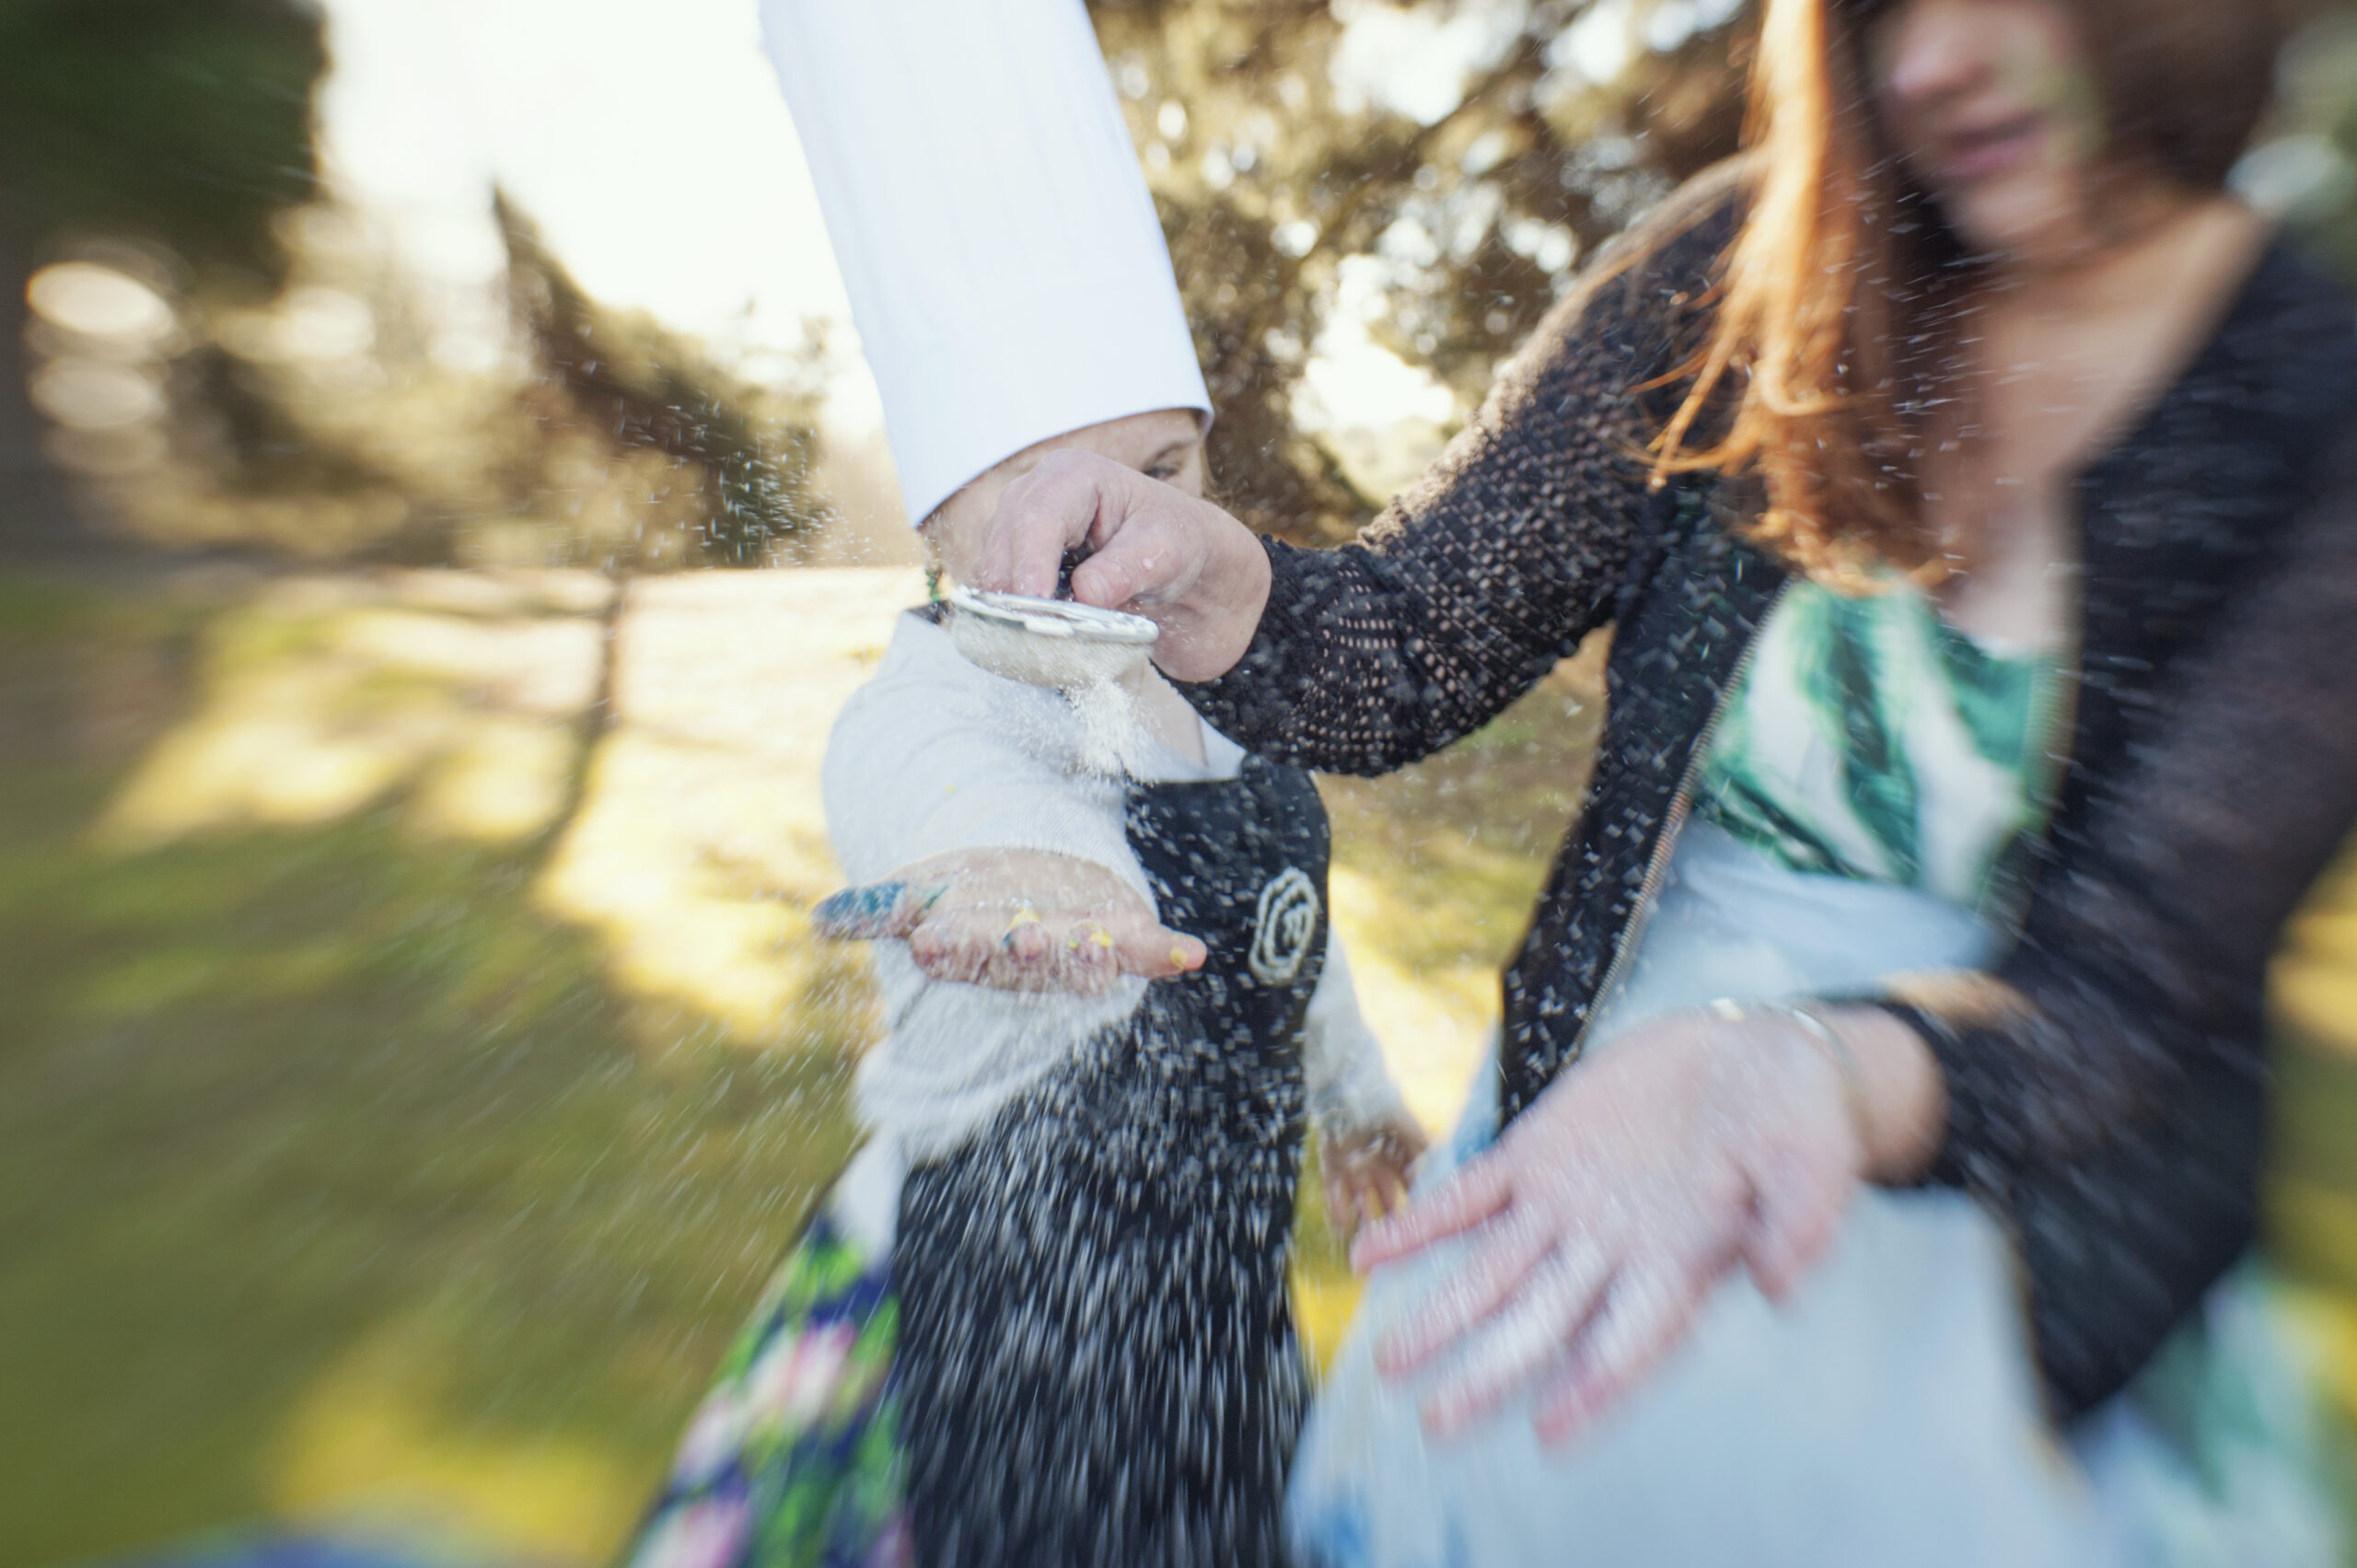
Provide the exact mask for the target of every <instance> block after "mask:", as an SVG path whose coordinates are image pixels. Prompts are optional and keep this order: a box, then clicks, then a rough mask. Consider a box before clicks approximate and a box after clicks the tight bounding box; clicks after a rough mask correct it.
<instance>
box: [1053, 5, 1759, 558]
mask: <svg viewBox="0 0 2357 1568" xmlns="http://www.w3.org/2000/svg"><path fill="white" fill-rule="evenodd" d="M1090 9H1091V12H1092V14H1093V16H1094V17H1095V20H1096V24H1097V33H1098V37H1099V39H1100V41H1102V43H1103V45H1104V47H1105V51H1106V54H1107V57H1108V59H1109V61H1110V62H1111V64H1112V67H1113V74H1114V79H1115V82H1116V85H1117V86H1118V87H1119V88H1120V92H1121V95H1122V98H1123V99H1124V100H1125V103H1126V106H1127V110H1128V112H1129V115H1130V121H1131V129H1132V134H1134V135H1135V136H1136V137H1137V139H1138V143H1139V145H1140V148H1141V151H1142V154H1143V156H1144V160H1145V165H1146V169H1147V178H1148V180H1149V182H1150V184H1151V185H1152V187H1153V190H1154V193H1155V200H1156V202H1157V203H1158V204H1159V206H1160V209H1161V212H1162V215H1163V223H1164V228H1165V230H1166V232H1167V234H1168V236H1169V238H1170V245H1171V252H1172V255H1173V258H1174V259H1175V261H1176V262H1177V264H1178V271H1179V279H1180V285H1181V288H1182V290H1183V292H1184V294H1185V296H1186V303H1187V308H1188V313H1189V316H1190V319H1191V320H1192V321H1193V322H1194V324H1195V331H1196V334H1197V339H1198V347H1199V349H1200V351H1201V353H1202V359H1203V364H1204V366H1205V370H1206V373H1207V375H1208V377H1209V378H1210V382H1211V389H1212V396H1213V401H1214V402H1215V403H1216V404H1217V405H1218V410H1219V423H1218V424H1217V426H1216V427H1215V428H1214V431H1213V473H1214V475H1215V477H1216V481H1217V483H1218V485H1219V487H1220V489H1221V490H1222V492H1223V493H1224V494H1226V495H1228V496H1229V497H1230V498H1231V499H1232V500H1233V501H1235V503H1236V504H1237V505H1238V507H1239V509H1240V510H1241V512H1242V513H1243V515H1244V516H1245V517H1247V519H1248V521H1250V522H1251V523H1253V524H1254V526H1256V527H1258V528H1263V529H1267V530H1269V531H1272V532H1276V533H1280V534H1285V535H1289V536H1291V537H1293V538H1295V539H1297V540H1334V539H1339V538H1344V537H1347V536H1348V535H1349V534H1350V533H1352V532H1353V531H1355V529H1356V528H1358V526H1359V525H1360V524H1362V523H1364V521H1365V520H1366V519H1367V518H1368V517H1370V516H1372V513H1373V510H1374V508H1375V507H1376V506H1378V505H1381V503H1382V502H1383V501H1384V500H1386V499H1387V494H1388V492H1389V490H1390V489H1392V488H1393V487H1395V486H1396V484H1397V483H1398V482H1399V480H1400V479H1401V478H1403V477H1404V476H1405V475H1406V474H1408V473H1410V472H1412V471H1413V470H1414V469H1415V468H1416V467H1419V466H1421V459H1422V457H1424V456H1427V455H1428V454H1429V450H1430V447H1431V445H1432V444H1433V443H1435V442H1436V440H1437V437H1438V436H1439V435H1440V434H1441V432H1440V431H1438V430H1431V431H1428V432H1426V433H1425V434H1426V436H1427V440H1426V441H1425V442H1424V443H1423V444H1422V446H1420V447H1414V449H1411V450H1410V451H1407V452H1405V453H1395V454H1392V455H1391V460H1388V461H1387V460H1384V459H1385V455H1384V454H1383V453H1381V452H1380V451H1370V450H1369V448H1368V443H1369V441H1370V440H1372V441H1374V442H1375V443H1376V446H1378V447H1379V446H1380V444H1381V439H1382V435H1381V433H1378V432H1357V433H1353V432H1351V431H1348V430H1345V429H1341V428H1338V427H1336V425H1335V424H1334V423H1333V422H1331V421H1330V420H1328V421H1322V422H1321V421H1318V420H1317V419H1316V418H1315V417H1305V416H1306V415H1309V416H1314V415H1315V414H1316V412H1317V411H1316V410H1315V409H1314V408H1312V407H1309V406H1308V405H1307V404H1306V401H1305V395H1304V394H1305V391H1306V390H1307V388H1306V372H1307V368H1308V366H1310V364H1311V363H1312V361H1313V360H1314V358H1315V357H1316V355H1317V354H1318V348H1319V346H1320V343H1321V339H1322V338H1323V337H1324V335H1325V334H1326V333H1328V332H1329V330H1330V329H1331V328H1332V327H1333V324H1334V322H1335V320H1336V319H1337V317H1338V316H1339V315H1342V314H1349V315H1351V316H1354V317H1356V318H1358V319H1361V320H1363V321H1364V327H1365V330H1366V331H1367V332H1368V333H1369V334H1370V335H1371V336H1372V338H1373V339H1374V341H1375V342H1376V343H1379V344H1381V345H1382V346H1383V347H1385V348H1387V349H1389V350H1390V351H1391V352H1392V353H1393V354H1397V355H1398V356H1399V358H1400V359H1401V360H1403V361H1404V362H1405V363H1406V364H1407V365H1408V366H1413V367H1416V368H1418V369H1421V370H1423V371H1425V372H1427V373H1429V374H1430V375H1431V376H1432V377H1435V378H1436V379H1437V380H1438V382H1439V383H1440V384H1441V385H1442V386H1444V387H1446V389H1448V391H1449V392H1450V393H1451V394H1452V395H1453V401H1454V403H1455V406H1456V410H1457V417H1462V415H1463V413H1464V412H1466V411H1467V410H1469V408H1470V407H1471V406H1472V405H1473V404H1474V403H1475V402H1476V401H1478V400H1479V398H1480V394H1481V392H1482V390H1483V389H1484V388H1485V387H1486V386H1487V384H1488V382H1489V379H1490V376H1491V373H1492V368H1493V366H1495V364H1496V362H1497V360H1498V358H1499V357H1500V356H1501V355H1502V354H1504V353H1505V352H1507V351H1509V350H1511V349H1512V348H1513V346H1514V345H1515V343H1518V342H1519V341H1520V340H1521V339H1522V337H1523V336H1524V335H1525V334H1526V333H1527V332H1528V331H1529V330H1530V328H1531V327H1532V326H1533V325H1534V324H1535V323H1536V321H1537V320H1538V317H1539V316H1540V315H1541V314H1542V313H1543V312H1544V311H1545V310H1546V308H1547V307H1548V306H1549V304H1550V303H1551V302H1552V301H1553V300H1554V299H1555V298H1556V297H1557V296H1558V295H1560V294H1561V292H1562V290H1563V289H1564V288H1565V287H1566V286H1568V285H1569V283H1570V281H1571V279H1572V277H1573V273H1575V271H1576V268H1577V266H1578V263H1579V261H1580V258H1581V257H1582V256H1583V255H1585V253H1586V252H1588V251H1589V250H1593V249H1594V248H1595V246H1596V244H1598V243H1599V242H1601V241H1602V240H1604V239H1606V238H1609V237H1610V236H1611V235H1613V234H1615V233H1617V232H1619V230H1620V228H1621V227H1623V226H1625V225H1626V224H1627V223H1628V222H1629V221H1630V220H1631V218H1632V217H1633V216H1635V215H1637V214H1638V213H1639V212H1642V211H1643V208H1644V207H1645V206H1646V205H1647V204H1649V203H1651V202H1652V201H1654V200H1655V199H1656V198H1657V197H1658V196H1659V194H1660V193H1662V192H1664V191H1666V189H1668V187H1669V186H1670V184H1671V183H1672V182H1673V181H1675V180H1679V179H1682V178H1684V177H1685V176H1686V175H1688V174H1689V173H1691V172H1693V171H1694V170H1696V169H1698V168H1701V167H1703V166H1704V165H1706V164H1708V163H1710V162H1711V161H1713V160H1714V159H1716V158H1719V157H1724V156H1725V155H1726V154H1728V153H1730V152H1732V151H1733V150H1734V147H1735V145H1736V133H1737V130H1738V128H1739V123H1740V116H1741V103H1740V98H1741V79H1742V60H1743V52H1744V48H1745V41H1746V39H1747V31H1746V19H1745V15H1744V12H1745V7H1744V6H1743V0H1424V3H1422V4H1418V5H1405V6H1393V5H1384V4H1379V3H1376V0H1333V3H1332V4H1330V5H1329V4H1328V3H1327V0H1091V6H1090ZM1321 423H1322V424H1323V425H1324V428H1318V429H1314V430H1313V429H1312V428H1309V427H1310V426H1312V425H1315V424H1321ZM1412 434H1413V433H1412V432H1400V431H1394V432H1393V433H1392V435H1391V439H1393V440H1395V441H1397V440H1399V439H1401V438H1402V437H1403V436H1405V435H1412ZM1411 446H1413V444H1412V443H1411ZM1403 459H1404V460H1403Z"/></svg>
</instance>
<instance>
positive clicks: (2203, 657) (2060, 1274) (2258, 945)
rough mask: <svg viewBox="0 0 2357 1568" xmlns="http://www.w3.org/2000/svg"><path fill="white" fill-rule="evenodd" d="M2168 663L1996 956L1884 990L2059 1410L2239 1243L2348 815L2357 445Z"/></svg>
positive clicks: (2188, 1296) (2178, 1310) (2182, 1310)
mask: <svg viewBox="0 0 2357 1568" xmlns="http://www.w3.org/2000/svg"><path fill="white" fill-rule="evenodd" d="M2324 471H2325V473H2326V476H2327V477H2326V482H2325V483H2324V484H2323V485H2322V486H2321V487H2320V489H2319V490H2318V492H2317V498H2316V500H2315V502H2314V503H2313V504H2312V505H2311V506H2310V508H2309V509H2308V511H2307V512H2306V513H2305V515H2304V516H2303V517H2301V518H2300V519H2299V520H2298V521H2297V523H2296V524H2295V525H2294V527H2293V530H2292V532H2291V534H2290V535H2289V536H2288V539H2287V541H2286V544H2285V547H2284V550H2283V552H2282V556H2281V557H2280V558H2279V559H2278V560H2277V561H2276V562H2275V563H2274V564H2273V565H2272V567H2271V568H2270V570H2269V571H2268V572H2267V573H2266V575H2264V576H2263V577H2262V578H2261V579H2260V580H2258V582H2257V583H2255V584H2254V585H2253V586H2252V587H2250V588H2249V589H2248V590H2247V591H2246V592H2244V593H2242V594H2240V595H2238V596H2237V598H2235V601H2234V603H2233V604H2232V605H2231V606H2230V607H2229V609H2228V610H2227V612H2226V614H2225V616H2224V618H2223V621H2222V623H2221V624H2220V626H2219V627H2218V628H2217V630H2216V631H2215V633H2213V634H2212V635H2211V636H2210V637H2209V638H2208V639H2206V640H2205V642H2204V643H2203V644H2202V645H2200V647H2198V648H2197V649H2196V650H2195V651H2194V652H2193V653H2191V654H2189V656H2187V657H2186V658H2185V659H2184V660H2183V661H2182V662H2181V664H2180V668H2178V669H2177V670H2176V671H2175V672H2173V674H2172V676H2171V678H2170V680H2169V683H2168V687H2167V694H2166V697H2165V701H2164V703H2163V704H2162V706H2161V708H2160V710H2159V712H2160V713H2161V714H2162V715H2163V722H2162V723H2160V724H2159V725H2157V726H2154V734H2153V735H2152V736H2151V737H2150V738H2148V739H2147V740H2145V741H2144V742H2142V744H2141V745H2139V746H2137V747H2135V748H2134V749H2132V751H2131V756H2130V758H2129V761H2128V763H2127V765H2126V766H2124V767H2123V768H2121V769H2120V770H2119V771H2118V772H2116V773H2115V775H2114V776H2113V777H2112V778H2111V779H2110V780H2109V781H2108V783H2107V785H2106V786H2105V788H2104V790H2103V793H2102V795H2101V796H2100V797H2099V799H2098V800H2097V802H2096V810H2095V811H2094V812H2093V814H2092V815H2091V817H2090V819H2089V831H2088V835H2087V839H2086V842H2085V843H2084V845H2082V846H2079V847H2078V848H2077V849H2076V850H2075V851H2074V853H2073V855H2072V856H2071V857H2070V863H2069V865H2068V867H2067V874H2063V875H2057V876H2053V877H2049V878H2048V884H2049V885H2048V886H2046V887H2044V888H2042V889H2041V890H2040V894H2039V897H2038V900H2037V902H2036V904H2035V905H2034V906H2033V909H2032V912H2031V915H2030V919H2029V922H2028V923H2027V925H2026V928H2025V931H2024V935H2023V940H2022V942H2021V944H2020V946H2019V947H2018V948H2017V949H2016V950H2015V952H2014V954H2013V956H2012V957H2011V958H2009V959H2007V960H2006V961H2005V962H2004V963H2003V965H2002V966H2001V967H2000V968H1999V969H1998V970H1997V971H1996V972H1995V973H1993V974H1991V975H1987V976H1980V977H1973V976H1948V977H1926V978H1925V980H1924V981H1922V982H1919V983H1917V984H1914V985H1911V986H1906V987H1901V988H1900V990H1901V991H1902V994H1900V995H1898V996H1896V997H1893V998H1891V999H1890V1000H1889V1001H1888V1002H1887V1005H1889V1006H1890V1007H1891V1008H1892V1010H1893V1011H1894V1012H1896V1013H1897V1014H1898V1016H1900V1017H1901V1018H1902V1019H1904V1020H1905V1021H1906V1022H1908V1023H1909V1024H1910V1025H1911V1026H1913V1027H1914V1028H1915V1029H1916V1030H1917V1031H1918V1032H1919V1033H1921V1034H1922V1036H1923V1037H1924V1039H1925V1040H1928V1041H1929V1042H1930V1044H1931V1046H1932V1049H1933V1051H1934V1053H1935V1054H1936V1055H1937V1056H1938V1058H1939V1060H1940V1063H1941V1066H1942V1067H1943V1068H1944V1069H1945V1077H1946V1082H1947V1092H1948V1120H1947V1131H1946V1139H1945V1144H1944V1146H1943V1148H1942V1151H1941V1154H1940V1156H1939V1159H1938V1162H1937V1164H1936V1166H1935V1167H1933V1172H1932V1179H1933V1180H1935V1181H1938V1182H1942V1183H1946V1184H1950V1185H1956V1186H1960V1187H1964V1188H1966V1189H1968V1190H1969V1191H1973V1192H1975V1193H1977V1194H1978V1195H1980V1197H1981V1198H1982V1199H1983V1200H1984V1201H1986V1202H1990V1203H1991V1204H1992V1205H1993V1206H1994V1207H1995V1208H1996V1209H1997V1210H1998V1212H2000V1213H2001V1214H2005V1215H2006V1216H2008V1217H2009V1218H2010V1220H2011V1221H2012V1223H2013V1225H2014V1227H2015V1229H2016V1232H2017V1234H2018V1237H2019V1239H2020V1243H2021V1246H2022V1249H2023V1253H2024V1258H2025V1261H2026V1263H2027V1265H2028V1269H2029V1273H2030V1276H2031V1279H2032V1280H2033V1282H2034V1283H2035V1289H2034V1292H2033V1311H2034V1317H2035V1323H2036V1329H2037V1334H2038V1350H2039V1353H2040V1357H2041V1359H2042V1360H2043V1361H2044V1362H2045V1364H2046V1367H2047V1372H2048V1378H2049V1384H2050V1385H2051V1386H2052V1388H2054V1390H2055V1392H2056V1394H2057V1395H2058V1397H2059V1398H2060V1399H2061V1401H2062V1402H2063V1404H2064V1405H2065V1407H2066V1413H2068V1412H2070V1411H2077V1410H2081V1409H2084V1408H2085V1407H2087V1406H2089V1405H2091V1404H2093V1403H2095V1402H2096V1400H2100V1399H2102V1398H2104V1397H2105V1396H2107V1395H2108V1394H2109V1393H2110V1392H2112V1391H2113V1390H2114V1389H2116V1388H2119V1386H2120V1385H2121V1384H2122V1383H2123V1382H2124V1381H2125V1379H2126V1378H2127V1377H2128V1376H2130V1375H2131V1373H2132V1372H2133V1371H2134V1370H2135V1368H2137V1367H2138V1366H2140V1365H2142V1364H2143V1363H2144V1362H2145V1361H2146V1360H2147V1359H2148V1358H2149V1357H2150V1356H2151V1354H2152V1353H2153V1351H2154V1349H2155V1348H2156V1346H2157V1345H2158V1343H2159V1342H2160V1340H2161V1339H2162V1337H2163V1336H2165V1334H2166V1333H2167V1331H2168V1330H2169V1329H2170V1327H2171V1326H2172V1325H2174V1324H2175V1323H2176V1322H2177V1321H2178V1320H2179V1319H2180V1318H2182V1317H2183V1316H2184V1315H2185V1314H2186V1312H2188V1311H2189V1310H2190V1309H2191V1307H2193V1305H2194V1304H2195V1303H2196V1302H2197V1301H2198V1300H2199V1299H2200V1295H2201V1294H2202V1293H2203V1292H2204V1291H2206V1290H2207V1289H2208V1288H2209V1286H2210V1285H2211V1283H2213V1282H2214V1281H2215V1280H2216V1279H2217V1277H2218V1276H2219V1275H2220V1273H2222V1272H2223V1271H2224V1269H2225V1268H2226V1267H2227V1265H2228V1264H2230V1263H2231V1262H2232V1261H2233V1260H2235V1257H2236V1256H2238V1255H2239V1254H2240V1253H2241V1252H2242V1251H2243V1250H2244V1249H2247V1247H2248V1246H2249V1245H2250V1242H2251V1239H2252V1235H2253V1230H2254V1226H2255V1209H2256V1202H2257V1192H2258V1165H2259V1154H2260V1136H2261V1131H2262V1122H2263V1120H2264V1110H2265V1102H2266V1070H2265V1061H2264V1055H2263V1051H2262V1047H2261V1023H2260V1011H2261V1007H2260V1005H2261V997H2262V991H2263V988H2264V984H2265V980H2266V970H2267V960H2268V958H2269V955H2270V951H2271V950H2272V947H2273V945H2274V942H2275V939H2276V935H2277V933H2278V931H2279V930H2280V929H2281V927H2282V923H2283V922H2284V920H2285V919H2286V918H2287V917H2288V916H2289V915H2290V913H2291V912H2292V911H2293V908H2294V907H2295V906H2296V905H2297V903H2298V902H2299V900H2300V899H2301V897H2302V895H2303V894H2304V893H2305V891H2306V889H2308V887H2309V885H2310V884H2311V883H2312V882H2313V881H2314V880H2315V879H2316V877H2317V875H2318V874H2319V873H2320V872H2321V871H2322V870H2323V868H2324V867H2325V865H2327V863H2328V861H2329V860H2330V859H2331V857H2332V855H2333V854H2334V852H2335V850H2336V849H2337V848H2338V846H2339V845H2340V842H2341V841H2342V839H2343V837H2344V835H2346V834H2347V832H2348V831H2349V830H2350V828H2351V822H2352V820H2357V665H2352V663H2351V653H2352V651H2357V441H2351V442H2349V443H2345V444H2344V445H2343V447H2342V448H2341V449H2340V452H2339V453H2338V454H2337V456H2336V458H2335V459H2333V460H2332V461H2331V462H2329V463H2328V465H2327V466H2326V469H2325V470H2324Z"/></svg>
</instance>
